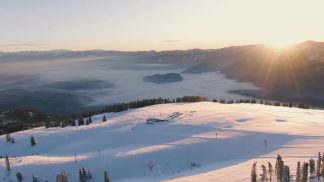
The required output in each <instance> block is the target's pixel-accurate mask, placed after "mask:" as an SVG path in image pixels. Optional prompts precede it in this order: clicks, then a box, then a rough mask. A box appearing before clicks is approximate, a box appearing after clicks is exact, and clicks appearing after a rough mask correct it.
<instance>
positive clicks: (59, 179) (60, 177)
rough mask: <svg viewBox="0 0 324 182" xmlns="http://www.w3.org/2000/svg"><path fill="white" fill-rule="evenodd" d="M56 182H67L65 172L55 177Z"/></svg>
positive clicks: (67, 178)
mask: <svg viewBox="0 0 324 182" xmlns="http://www.w3.org/2000/svg"><path fill="white" fill-rule="evenodd" d="M56 182H69V177H68V175H67V173H66V172H65V171H63V172H61V173H60V174H58V175H56Z"/></svg>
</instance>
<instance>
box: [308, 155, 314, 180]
mask: <svg viewBox="0 0 324 182" xmlns="http://www.w3.org/2000/svg"><path fill="white" fill-rule="evenodd" d="M309 173H310V175H311V176H313V175H314V173H315V161H314V159H310V160H309Z"/></svg>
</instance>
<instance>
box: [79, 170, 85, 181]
mask: <svg viewBox="0 0 324 182" xmlns="http://www.w3.org/2000/svg"><path fill="white" fill-rule="evenodd" d="M79 182H85V177H84V176H83V173H82V170H81V169H79Z"/></svg>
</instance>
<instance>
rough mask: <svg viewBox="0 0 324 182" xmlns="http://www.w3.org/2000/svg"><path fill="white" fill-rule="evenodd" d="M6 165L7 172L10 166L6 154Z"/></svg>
mask: <svg viewBox="0 0 324 182" xmlns="http://www.w3.org/2000/svg"><path fill="white" fill-rule="evenodd" d="M6 167H7V171H8V172H9V171H10V170H11V168H10V162H9V157H8V156H7V155H6Z"/></svg>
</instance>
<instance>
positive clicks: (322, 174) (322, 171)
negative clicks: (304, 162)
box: [320, 153, 324, 177]
mask: <svg viewBox="0 0 324 182" xmlns="http://www.w3.org/2000/svg"><path fill="white" fill-rule="evenodd" d="M320 175H321V176H322V177H324V153H323V155H322V160H321V174H320Z"/></svg>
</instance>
